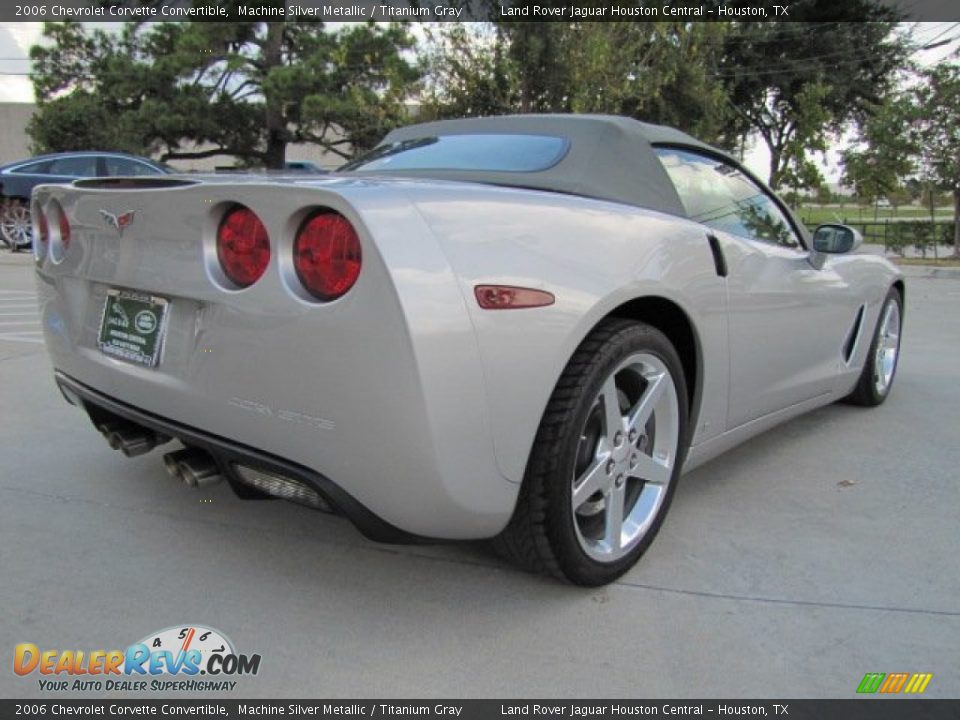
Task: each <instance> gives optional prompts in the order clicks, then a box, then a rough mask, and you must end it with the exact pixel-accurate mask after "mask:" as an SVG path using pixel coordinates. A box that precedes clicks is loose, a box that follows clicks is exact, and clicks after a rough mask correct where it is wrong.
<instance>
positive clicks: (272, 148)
mask: <svg viewBox="0 0 960 720" xmlns="http://www.w3.org/2000/svg"><path fill="white" fill-rule="evenodd" d="M283 30H284V23H282V22H272V23H267V39H266V42H265V43H264V46H263V64H264V75H266V74H267V73H269V72H270V70H271V68H275V67H280V66H281V65H283ZM264 100H265V101H266V103H265V104H266V108H267V109H266V122H267V138H266V140H267V147H266V152H265V153H264V164H265V165H266V166H267V168H268V169H269V170H282V169H283V164H284V161H285V160H286V155H287V121H286V118H285V117H284V115H283V108H281V107H279V106H278V103H277V102H276V101H275V100H273V98H271V97H270V95H269V93H266V94H265V97H264Z"/></svg>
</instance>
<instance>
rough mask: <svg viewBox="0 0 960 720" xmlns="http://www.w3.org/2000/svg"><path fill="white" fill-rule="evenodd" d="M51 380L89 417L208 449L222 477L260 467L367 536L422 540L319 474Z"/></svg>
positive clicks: (63, 379) (63, 378)
mask: <svg viewBox="0 0 960 720" xmlns="http://www.w3.org/2000/svg"><path fill="white" fill-rule="evenodd" d="M54 378H55V380H56V383H57V385H58V386H59V388H60V391H61V392H62V393H63V395H64V397H65V398H66V399H67V401H68V402H70V403H72V404H74V405H78V406H80V407H82V408H83V409H84V410H86V411H87V413H88V414H90V415H91V417H95V416H96V415H97V414H109V415H111V416H116V417H119V418H123V419H124V420H129V421H130V422H133V423H136V424H137V425H141V426H143V427H145V428H148V429H150V430H153V431H155V432H157V433H160V434H162V435H166V436H168V437H172V438H175V439H177V440H179V441H181V442H182V443H183V444H184V445H188V446H191V447H196V448H200V449H201V450H205V451H206V452H208V453H210V455H211V456H213V458H214V459H215V460H216V462H217V465H218V466H219V467H220V470H221V472H222V473H223V474H224V476H225V477H227V478H229V479H231V481H235V479H236V474H235V471H234V469H233V468H234V465H236V464H240V465H248V466H252V467H257V468H261V469H263V470H265V471H267V472H272V473H275V474H278V475H282V476H284V477H289V478H293V479H294V480H297V481H299V482H301V483H303V484H305V485H307V486H309V487H311V488H313V489H314V490H316V491H317V492H318V493H320V495H322V496H323V497H324V498H325V499H326V500H327V502H328V503H329V504H330V505H331V506H332V507H333V508H335V509H336V510H337V511H338V512H339V513H340V514H342V515H344V516H345V517H346V518H347V519H348V520H350V522H352V523H353V524H354V526H356V528H357V529H358V530H359V531H360V532H361V533H362V534H363V535H364V536H366V537H368V538H370V539H371V540H374V541H377V542H385V543H405V544H409V543H416V542H423V541H425V540H427V538H423V537H421V536H418V535H415V534H413V533H409V532H406V531H404V530H401V529H400V528H398V527H396V526H394V525H392V524H390V523H389V522H387V521H386V520H384V519H383V518H381V517H379V516H378V515H376V514H375V513H373V512H372V511H371V510H370V509H369V508H367V507H366V506H364V505H363V504H362V503H361V502H359V501H358V500H357V499H356V498H354V497H353V496H351V495H350V494H349V493H348V492H346V491H345V490H344V489H343V488H341V487H340V486H338V485H337V484H336V483H334V482H333V481H331V480H330V479H329V478H326V477H324V476H323V475H321V474H320V473H318V472H315V471H313V470H310V469H309V468H306V467H303V466H302V465H299V464H297V463H293V462H290V461H287V460H284V459H282V458H279V457H276V456H274V455H271V454H269V453H266V452H263V451H261V450H257V449H255V448H252V447H248V446H246V445H243V444H241V443H237V442H234V441H231V440H228V439H226V438H222V437H218V436H216V435H212V434H210V433H207V432H203V431H202V430H197V429H196V428H192V427H189V426H187V425H183V424H182V423H178V422H175V421H173V420H169V419H167V418H162V417H159V416H157V415H154V414H152V413H148V412H145V411H143V410H140V409H138V408H135V407H132V406H130V405H128V404H126V403H124V402H121V401H119V400H115V399H114V398H111V397H108V396H107V395H104V394H103V393H101V392H98V391H96V390H94V389H93V388H90V387H87V386H86V385H84V384H83V383H81V382H78V381H77V380H74V379H73V378H71V377H69V376H68V375H66V374H64V373H62V372H60V371H55V373H54Z"/></svg>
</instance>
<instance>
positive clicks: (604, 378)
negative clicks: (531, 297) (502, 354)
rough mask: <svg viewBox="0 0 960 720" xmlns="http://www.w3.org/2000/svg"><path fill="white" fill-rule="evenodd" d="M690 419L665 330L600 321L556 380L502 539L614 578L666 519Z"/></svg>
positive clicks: (529, 559)
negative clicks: (516, 501) (517, 498)
mask: <svg viewBox="0 0 960 720" xmlns="http://www.w3.org/2000/svg"><path fill="white" fill-rule="evenodd" d="M686 428H687V389H686V380H685V377H684V372H683V365H682V363H681V361H680V358H679V356H678V355H677V352H676V350H675V349H674V347H673V345H672V344H671V343H670V341H669V340H668V339H667V337H666V336H665V335H664V334H663V333H662V332H660V331H659V330H657V329H656V328H653V327H651V326H649V325H646V324H644V323H639V322H634V321H628V320H621V319H614V320H608V321H605V322H604V323H601V325H600V326H598V327H597V328H596V329H595V330H594V331H593V332H592V333H591V334H590V335H589V336H588V337H587V338H586V340H584V341H583V343H582V344H581V345H580V347H579V348H578V349H577V351H576V353H574V356H573V358H571V360H570V362H569V363H568V365H567V367H566V369H565V370H564V373H563V375H562V376H561V378H560V381H559V382H558V383H557V387H556V389H555V390H554V392H553V395H552V397H551V399H550V402H549V404H548V406H547V410H546V412H545V413H544V416H543V419H542V421H541V424H540V428H539V430H538V432H537V437H536V440H535V441H534V447H533V449H532V450H531V454H530V461H529V463H528V466H527V473H526V476H525V478H524V482H523V485H522V487H521V490H520V498H519V500H518V503H517V508H516V510H515V512H514V515H513V518H512V519H511V521H510V524H509V525H508V526H507V529H506V530H505V531H504V532H503V534H502V535H501V536H500V537H499V538H498V539H497V541H496V544H497V546H498V548H499V549H500V550H501V551H502V552H503V553H504V554H506V555H507V556H509V557H510V558H511V559H513V560H515V561H518V562H520V563H521V564H523V565H525V566H527V567H529V568H531V569H534V570H539V571H546V572H550V573H552V574H554V575H557V576H560V577H565V578H567V579H568V580H570V581H571V582H574V583H578V584H581V585H601V584H605V583H608V582H611V581H612V580H614V579H616V578H617V577H619V576H620V575H622V574H623V573H624V572H626V571H627V570H628V569H629V568H630V567H631V566H632V565H633V564H634V563H635V562H636V561H637V560H638V559H639V557H640V556H641V555H642V554H643V552H644V551H645V550H646V548H647V547H648V546H649V545H650V543H651V542H652V540H653V538H654V536H655V535H656V533H657V531H658V530H659V528H660V524H661V523H662V521H663V518H664V516H665V514H666V512H667V509H668V508H669V505H670V499H671V497H672V495H673V491H674V488H675V486H676V481H677V477H678V475H679V473H680V467H681V465H682V463H683V458H684V455H685V452H686V442H687V434H686Z"/></svg>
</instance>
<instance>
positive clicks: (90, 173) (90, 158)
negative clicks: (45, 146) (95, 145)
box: [50, 155, 97, 177]
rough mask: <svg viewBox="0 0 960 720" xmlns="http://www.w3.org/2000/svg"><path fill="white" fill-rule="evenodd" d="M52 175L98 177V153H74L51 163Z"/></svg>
mask: <svg viewBox="0 0 960 720" xmlns="http://www.w3.org/2000/svg"><path fill="white" fill-rule="evenodd" d="M50 174H51V175H69V176H72V177H96V175H97V157H96V155H74V156H73V157H65V158H60V159H58V160H54V161H53V162H52V163H51V164H50Z"/></svg>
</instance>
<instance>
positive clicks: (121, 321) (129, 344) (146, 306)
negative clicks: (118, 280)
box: [97, 288, 170, 367]
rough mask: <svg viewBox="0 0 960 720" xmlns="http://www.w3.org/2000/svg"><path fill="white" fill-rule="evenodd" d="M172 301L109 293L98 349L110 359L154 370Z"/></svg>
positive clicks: (109, 291)
mask: <svg viewBox="0 0 960 720" xmlns="http://www.w3.org/2000/svg"><path fill="white" fill-rule="evenodd" d="M169 304H170V303H169V301H168V300H166V299H165V298H162V297H157V296H156V295H146V294H143V293H137V292H132V291H129V290H117V289H115V288H111V289H110V290H107V300H106V302H105V303H104V306H103V319H102V320H101V322H100V336H99V338H98V343H97V344H98V345H99V346H100V350H101V351H102V352H104V353H106V354H107V355H113V356H114V357H118V358H121V359H122V360H126V361H127V362H132V363H136V364H138V365H145V366H146V367H155V366H156V364H157V363H158V362H159V360H160V351H161V350H162V349H163V336H164V334H165V332H166V329H167V324H166V319H167V307H168V306H169Z"/></svg>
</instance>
